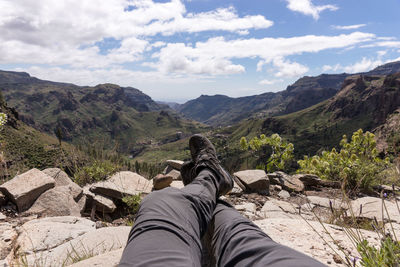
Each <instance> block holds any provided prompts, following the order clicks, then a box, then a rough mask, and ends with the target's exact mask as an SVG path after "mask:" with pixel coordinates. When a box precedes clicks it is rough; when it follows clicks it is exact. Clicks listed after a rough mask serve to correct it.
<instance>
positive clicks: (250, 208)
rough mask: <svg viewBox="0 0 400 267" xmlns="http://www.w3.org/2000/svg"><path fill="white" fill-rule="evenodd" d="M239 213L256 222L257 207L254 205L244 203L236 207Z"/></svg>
mask: <svg viewBox="0 0 400 267" xmlns="http://www.w3.org/2000/svg"><path fill="white" fill-rule="evenodd" d="M234 207H235V209H236V210H237V211H239V212H240V213H241V214H243V215H244V216H246V217H247V218H249V219H250V220H254V219H255V218H256V211H257V206H256V204H254V203H243V204H239V205H235V206H234Z"/></svg>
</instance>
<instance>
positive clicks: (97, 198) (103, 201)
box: [83, 186, 117, 213]
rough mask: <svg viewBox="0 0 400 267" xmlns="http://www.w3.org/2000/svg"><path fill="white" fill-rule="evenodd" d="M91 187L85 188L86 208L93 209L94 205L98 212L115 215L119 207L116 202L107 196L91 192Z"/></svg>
mask: <svg viewBox="0 0 400 267" xmlns="http://www.w3.org/2000/svg"><path fill="white" fill-rule="evenodd" d="M89 188H90V186H85V187H84V188H83V194H84V195H85V197H86V203H85V205H86V207H85V208H87V209H91V208H92V206H93V205H96V210H97V211H100V212H103V213H113V212H114V211H115V209H116V208H117V206H116V205H115V203H114V201H113V200H112V199H111V198H109V197H106V196H102V195H98V194H95V193H92V192H90V191H89Z"/></svg>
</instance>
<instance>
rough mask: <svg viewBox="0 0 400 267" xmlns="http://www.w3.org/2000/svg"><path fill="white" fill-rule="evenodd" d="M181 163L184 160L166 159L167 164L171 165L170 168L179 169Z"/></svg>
mask: <svg viewBox="0 0 400 267" xmlns="http://www.w3.org/2000/svg"><path fill="white" fill-rule="evenodd" d="M183 163H184V162H183V161H182V160H167V164H168V166H171V167H172V168H174V169H175V170H178V171H180V170H181V168H182V165H183Z"/></svg>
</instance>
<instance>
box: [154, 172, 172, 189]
mask: <svg viewBox="0 0 400 267" xmlns="http://www.w3.org/2000/svg"><path fill="white" fill-rule="evenodd" d="M171 183H172V176H169V175H164V174H158V175H157V176H155V177H154V178H153V188H154V189H155V190H160V189H164V188H166V187H168V186H169V185H170V184H171Z"/></svg>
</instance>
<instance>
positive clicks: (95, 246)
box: [26, 226, 131, 267]
mask: <svg viewBox="0 0 400 267" xmlns="http://www.w3.org/2000/svg"><path fill="white" fill-rule="evenodd" d="M130 230H131V227H129V226H119V227H104V228H100V229H97V230H95V231H90V232H87V233H85V234H83V235H81V236H79V237H77V238H74V239H72V240H70V241H68V242H65V243H63V244H61V245H59V246H57V247H55V248H52V249H49V250H47V251H43V252H41V253H40V262H42V264H40V266H43V267H47V266H49V267H50V266H68V265H70V264H72V263H73V262H74V260H73V259H74V258H83V257H86V258H87V257H94V256H97V255H101V254H104V253H107V252H110V251H113V250H118V249H121V248H124V247H125V245H126V241H127V239H128V235H129V232H130ZM37 259H38V255H37V254H36V255H33V254H32V255H27V256H26V260H27V262H28V265H29V266H36V265H35V264H38V260H37Z"/></svg>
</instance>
